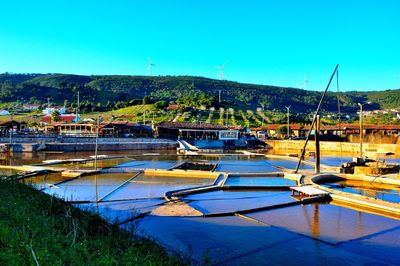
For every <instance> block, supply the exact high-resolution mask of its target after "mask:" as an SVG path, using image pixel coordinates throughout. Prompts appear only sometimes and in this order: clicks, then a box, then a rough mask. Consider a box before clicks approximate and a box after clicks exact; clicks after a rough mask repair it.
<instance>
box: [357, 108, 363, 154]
mask: <svg viewBox="0 0 400 266" xmlns="http://www.w3.org/2000/svg"><path fill="white" fill-rule="evenodd" d="M358 105H359V106H360V157H361V158H362V157H363V138H364V132H363V104H360V103H359V104H358Z"/></svg>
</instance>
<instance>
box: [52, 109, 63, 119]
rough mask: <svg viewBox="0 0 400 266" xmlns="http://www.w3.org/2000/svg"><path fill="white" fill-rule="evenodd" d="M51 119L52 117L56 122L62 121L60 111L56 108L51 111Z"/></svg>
mask: <svg viewBox="0 0 400 266" xmlns="http://www.w3.org/2000/svg"><path fill="white" fill-rule="evenodd" d="M51 119H52V121H54V122H58V121H60V120H61V114H60V111H58V110H54V111H53V112H52V113H51Z"/></svg>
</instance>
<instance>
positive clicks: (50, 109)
mask: <svg viewBox="0 0 400 266" xmlns="http://www.w3.org/2000/svg"><path fill="white" fill-rule="evenodd" d="M55 110H58V111H59V112H60V114H62V115H63V114H66V113H67V108H65V107H64V106H60V105H55V106H50V107H46V108H45V109H43V114H44V115H51V114H52V113H53V112H54V111H55Z"/></svg>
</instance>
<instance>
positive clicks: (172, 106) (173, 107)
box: [167, 104, 179, 110]
mask: <svg viewBox="0 0 400 266" xmlns="http://www.w3.org/2000/svg"><path fill="white" fill-rule="evenodd" d="M167 109H168V110H178V109H179V104H170V105H168V107H167Z"/></svg>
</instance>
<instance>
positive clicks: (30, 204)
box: [0, 177, 182, 265]
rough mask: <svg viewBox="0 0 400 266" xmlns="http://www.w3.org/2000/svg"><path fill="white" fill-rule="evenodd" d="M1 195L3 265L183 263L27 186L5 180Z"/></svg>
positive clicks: (145, 241) (0, 261)
mask: <svg viewBox="0 0 400 266" xmlns="http://www.w3.org/2000/svg"><path fill="white" fill-rule="evenodd" d="M0 195H1V198H0V265H138V264H140V265H179V264H182V260H181V259H180V258H179V257H177V256H168V254H167V253H166V251H165V250H164V249H163V248H162V247H160V246H158V245H157V244H155V243H154V242H153V241H151V240H148V239H143V238H139V237H135V235H134V231H133V230H130V232H126V231H121V230H120V229H119V227H118V226H116V225H111V224H109V223H107V222H105V221H104V220H102V219H101V218H100V217H99V216H98V215H95V214H91V213H89V212H84V211H81V210H79V209H77V208H74V207H72V206H70V205H68V204H66V203H64V202H63V201H61V200H58V199H56V198H53V197H51V196H49V195H47V194H44V193H41V192H39V191H36V190H35V189H33V188H31V187H28V186H26V185H24V184H21V183H18V182H16V181H12V180H2V179H1V177H0Z"/></svg>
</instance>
